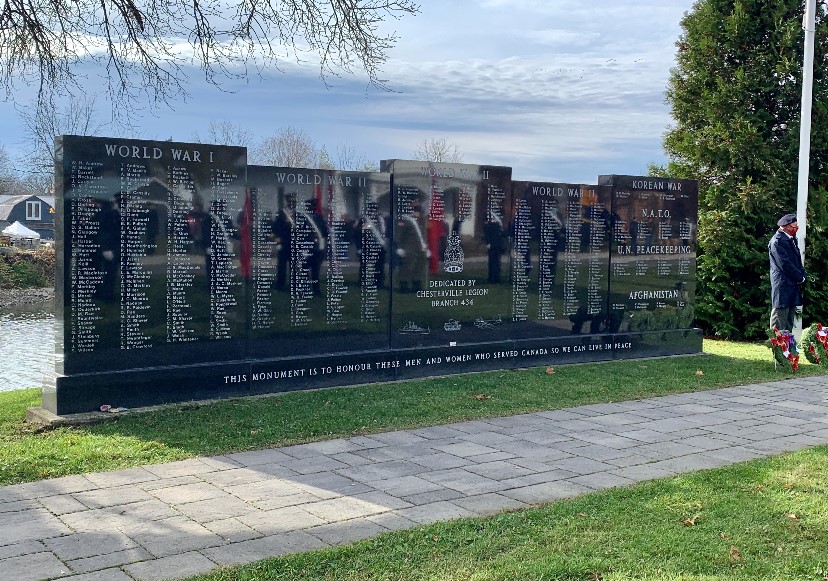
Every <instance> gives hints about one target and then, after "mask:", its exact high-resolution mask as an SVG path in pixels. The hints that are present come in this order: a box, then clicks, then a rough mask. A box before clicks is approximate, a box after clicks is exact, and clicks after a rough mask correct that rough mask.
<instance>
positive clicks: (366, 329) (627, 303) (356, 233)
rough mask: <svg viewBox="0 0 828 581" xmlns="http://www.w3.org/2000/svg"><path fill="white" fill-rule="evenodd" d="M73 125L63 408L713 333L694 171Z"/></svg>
mask: <svg viewBox="0 0 828 581" xmlns="http://www.w3.org/2000/svg"><path fill="white" fill-rule="evenodd" d="M56 145H57V152H58V164H57V167H56V186H57V195H56V210H57V220H56V233H57V246H56V249H57V258H58V275H57V282H56V291H57V292H56V302H57V319H58V326H57V328H58V332H57V337H56V354H57V356H56V365H55V372H54V373H53V374H52V373H50V374H47V376H45V377H44V390H43V402H44V403H43V407H44V408H45V409H47V410H49V411H51V412H54V413H58V414H67V413H74V412H83V411H91V410H93V409H97V408H98V407H100V406H101V405H102V404H109V405H112V406H118V407H134V406H138V405H149V404H155V403H163V402H176V401H186V400H192V399H204V398H211V397H227V396H233V395H245V394H253V393H268V392H279V391H288V390H295V389H308V388H316V387H325V386H331V385H346V384H354V383H365V382H376V381H386V380H393V379H401V378H406V377H416V376H424V375H437V374H446V373H460V372H465V371H474V370H485V369H498V368H510V367H520V366H528V365H537V364H559V363H570V362H588V361H600V360H607V359H613V358H629V357H639V356H652V355H663V354H679V353H696V352H699V351H700V350H701V336H700V334H699V332H698V330H696V329H692V327H691V325H692V313H693V293H694V290H695V278H694V277H695V243H696V240H695V233H696V228H695V226H696V217H697V213H696V212H697V210H696V195H697V194H696V185H695V182H688V181H681V180H668V179H663V178H639V177H634V176H602V177H601V178H600V180H599V184H598V185H587V184H565V183H551V182H526V181H523V182H513V181H512V175H511V168H508V167H502V166H485V165H470V164H440V163H428V162H421V161H410V160H389V161H385V162H383V163H382V169H383V170H384V171H383V172H345V171H337V170H322V169H310V168H307V169H305V168H277V167H270V166H248V165H247V163H246V150H245V149H243V148H237V147H225V146H217V145H205V144H188V143H175V142H154V141H139V140H129V139H116V138H98V137H95V138H90V137H76V136H63V137H61V138H58V140H57V142H56Z"/></svg>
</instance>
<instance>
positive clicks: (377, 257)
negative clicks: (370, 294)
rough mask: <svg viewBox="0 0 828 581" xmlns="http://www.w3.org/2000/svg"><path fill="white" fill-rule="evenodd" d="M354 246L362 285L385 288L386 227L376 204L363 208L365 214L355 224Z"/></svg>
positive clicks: (370, 203) (383, 217)
mask: <svg viewBox="0 0 828 581" xmlns="http://www.w3.org/2000/svg"><path fill="white" fill-rule="evenodd" d="M354 229H355V232H356V235H355V236H354V244H355V245H356V248H357V253H358V254H359V275H360V280H361V281H363V284H366V281H371V283H372V284H374V285H375V286H376V288H383V287H385V261H386V259H387V256H388V250H387V249H388V226H387V223H386V221H385V216H382V215H381V214H380V213H379V206H378V205H377V203H376V202H369V203H368V204H366V206H365V213H364V214H363V215H362V216H361V217H360V219H359V220H357V222H356V224H355V227H354Z"/></svg>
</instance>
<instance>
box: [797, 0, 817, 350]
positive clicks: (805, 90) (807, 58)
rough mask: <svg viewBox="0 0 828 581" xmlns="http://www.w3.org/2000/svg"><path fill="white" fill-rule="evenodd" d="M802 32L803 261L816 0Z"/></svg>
mask: <svg viewBox="0 0 828 581" xmlns="http://www.w3.org/2000/svg"><path fill="white" fill-rule="evenodd" d="M802 29H803V30H804V31H805V49H804V53H805V54H804V56H803V59H802V105H801V107H800V110H801V113H800V124H799V181H798V183H797V190H796V221H797V223H798V224H799V236H798V241H799V252H800V254H801V255H802V264H803V265H804V264H805V236H806V234H807V231H808V223H807V221H806V213H807V209H808V170H809V165H810V157H811V101H812V99H813V87H814V34H815V29H816V0H805V14H804V15H803V17H802ZM797 310H798V311H799V318H798V320H797V321H796V322H795V323H794V329H793V332H794V335H795V336H796V337H801V336H802V307H799V308H798V309H797Z"/></svg>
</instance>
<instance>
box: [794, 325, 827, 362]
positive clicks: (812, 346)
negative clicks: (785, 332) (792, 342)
mask: <svg viewBox="0 0 828 581" xmlns="http://www.w3.org/2000/svg"><path fill="white" fill-rule="evenodd" d="M799 344H800V346H802V347H804V351H805V357H806V358H807V359H808V361H810V362H811V363H813V364H814V365H826V364H828V329H826V328H825V327H823V326H822V324H820V323H813V324H812V325H811V326H810V327H808V328H807V329H803V330H802V337H801V339H800V343H799Z"/></svg>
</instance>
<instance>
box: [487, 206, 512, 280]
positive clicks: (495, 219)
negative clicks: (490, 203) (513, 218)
mask: <svg viewBox="0 0 828 581" xmlns="http://www.w3.org/2000/svg"><path fill="white" fill-rule="evenodd" d="M483 241H484V242H485V243H486V249H487V250H488V255H489V276H488V282H490V283H493V284H498V283H499V282H500V267H501V258H500V257H501V256H502V255H503V252H504V251H505V250H506V236H505V235H504V232H503V220H502V219H501V218H500V216H498V215H497V212H495V211H492V210H489V212H488V216H487V219H486V224H485V225H484V226H483Z"/></svg>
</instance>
